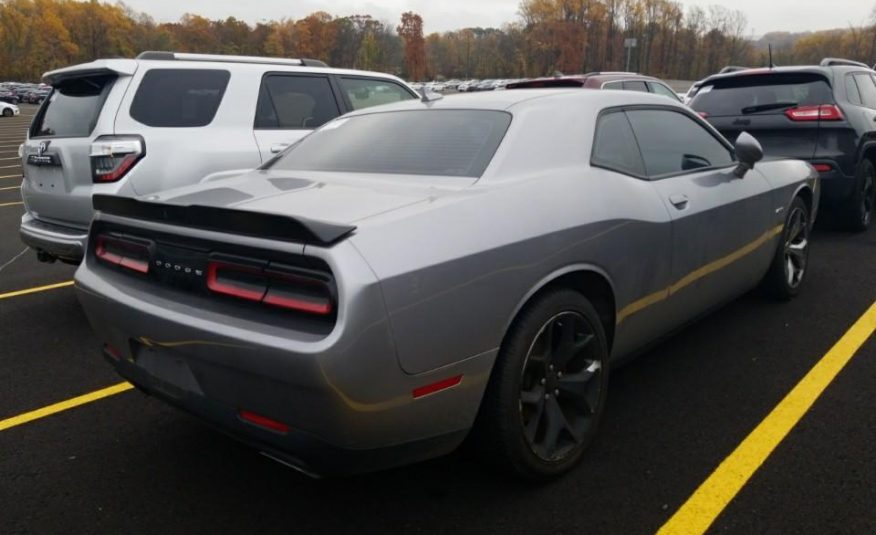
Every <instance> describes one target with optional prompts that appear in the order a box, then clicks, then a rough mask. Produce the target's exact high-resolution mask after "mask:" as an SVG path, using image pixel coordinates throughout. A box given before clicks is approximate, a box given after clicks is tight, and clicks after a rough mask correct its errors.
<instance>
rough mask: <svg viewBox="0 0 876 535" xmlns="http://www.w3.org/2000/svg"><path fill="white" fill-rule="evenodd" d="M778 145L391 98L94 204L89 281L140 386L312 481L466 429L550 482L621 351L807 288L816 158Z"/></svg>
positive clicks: (665, 125) (636, 113) (89, 297)
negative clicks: (182, 182) (719, 310)
mask: <svg viewBox="0 0 876 535" xmlns="http://www.w3.org/2000/svg"><path fill="white" fill-rule="evenodd" d="M533 97H538V98H533ZM760 156H761V154H760V150H759V146H758V144H757V141H755V140H754V139H753V138H752V137H751V136H740V137H739V139H738V140H737V142H736V146H735V148H734V146H732V145H731V144H730V143H728V142H727V141H726V140H725V139H724V138H723V137H722V136H721V135H720V134H719V133H718V132H717V131H716V130H715V129H714V128H712V127H711V126H709V125H708V123H706V122H705V121H703V120H702V119H701V118H700V117H698V116H697V115H696V114H695V113H694V112H693V111H691V110H690V109H688V108H686V107H685V106H683V105H681V104H680V103H676V102H673V101H671V100H669V99H666V98H664V97H658V96H654V95H648V94H644V93H637V92H632V91H580V90H566V91H562V90H544V91H538V90H532V91H498V92H495V93H493V94H490V95H471V96H469V95H458V96H455V97H453V98H446V99H442V100H436V101H430V102H428V103H423V102H420V101H409V102H406V103H399V104H392V105H389V106H385V107H383V108H381V109H374V110H367V111H365V112H353V113H351V114H348V115H346V116H345V117H342V118H339V119H336V120H334V121H332V122H329V123H327V124H326V125H324V126H323V127H322V128H321V129H319V130H317V131H316V132H315V133H313V134H311V135H310V136H308V137H306V138H304V139H303V140H301V141H300V142H299V143H297V144H296V145H294V146H293V147H291V148H290V149H288V150H287V151H286V152H284V153H283V154H281V155H280V156H279V157H277V158H275V159H272V160H270V161H269V162H267V163H265V164H263V165H262V167H261V168H260V169H258V170H256V171H253V172H250V173H248V174H246V175H244V176H239V177H232V178H228V179H225V180H222V181H218V182H214V183H204V184H199V185H195V186H190V187H187V188H181V189H177V190H173V191H165V192H162V193H158V194H156V195H153V196H149V197H140V198H137V199H133V198H125V197H118V196H108V195H97V196H95V198H94V203H95V208H96V210H97V212H96V216H95V220H94V223H93V225H92V226H91V235H90V239H89V247H88V254H87V257H86V259H85V261H84V263H83V264H82V265H81V266H80V268H79V270H78V271H77V272H76V289H77V292H78V296H79V299H80V301H81V303H82V305H83V306H84V309H85V312H86V314H87V316H88V318H89V320H90V322H91V324H92V326H93V327H94V329H95V330H96V331H97V333H98V336H99V339H100V340H102V341H103V342H104V343H105V344H106V345H105V346H104V350H105V354H106V357H107V359H108V360H109V361H110V363H111V364H112V365H113V366H114V367H115V369H116V370H117V371H118V373H119V374H121V375H122V376H123V377H124V378H125V379H127V380H129V381H131V382H132V383H133V384H134V385H136V386H137V387H138V388H140V389H142V390H143V391H145V392H147V393H149V394H151V395H154V396H156V397H157V398H160V399H165V400H167V401H170V402H171V403H172V404H173V405H175V406H177V407H181V408H183V409H185V410H187V411H189V412H191V413H193V414H195V415H197V416H199V417H200V418H203V419H205V420H207V421H209V422H211V423H212V424H213V425H215V426H216V427H218V428H219V429H222V430H223V431H225V432H226V433H228V434H230V435H232V436H234V437H236V438H238V439H240V440H243V441H245V442H247V443H249V444H252V445H253V446H255V447H256V448H258V450H260V451H262V452H264V453H265V454H266V455H268V456H269V457H272V458H275V459H279V460H281V461H282V462H284V463H286V464H288V465H290V466H293V467H296V468H298V469H300V470H302V471H304V472H306V473H309V474H319V475H327V474H338V473H351V472H362V471H368V470H376V469H379V468H385V467H388V466H395V465H401V464H405V463H410V462H414V461H418V460H422V459H426V458H431V457H435V456H438V455H441V454H443V453H447V452H449V451H451V450H453V449H454V448H456V447H457V446H458V445H459V444H460V443H461V442H462V440H463V439H464V438H466V436H469V435H470V438H471V441H472V444H473V446H474V447H475V448H476V449H479V450H480V451H481V452H483V454H484V457H485V459H486V461H488V462H490V463H495V464H497V465H499V466H500V467H502V468H504V469H506V470H508V471H509V472H510V473H513V474H516V475H519V476H522V477H524V478H527V479H536V480H539V479H547V478H551V477H555V476H558V475H559V474H562V473H564V472H566V471H568V470H570V469H571V468H572V467H573V466H574V465H575V464H576V463H577V462H578V461H579V460H580V459H581V457H582V454H583V452H584V450H585V449H586V447H587V444H588V443H589V442H590V441H591V439H592V438H593V436H594V434H595V432H596V429H597V424H598V423H599V420H600V418H601V416H602V414H603V412H604V410H605V399H606V387H607V385H608V373H609V370H610V369H611V368H612V367H613V366H614V365H615V364H617V363H618V362H620V361H621V360H622V359H624V358H628V357H630V356H631V355H634V354H635V353H636V351H637V350H639V349H640V348H642V347H644V346H646V345H647V344H649V343H652V342H654V341H655V340H656V339H658V338H660V337H662V336H664V335H666V334H667V333H669V332H672V331H673V330H675V329H678V328H679V327H681V326H682V325H684V324H686V323H688V322H690V321H692V320H693V319H694V318H697V317H699V316H700V315H702V314H704V313H705V312H707V311H709V310H711V309H713V308H715V307H717V306H718V305H720V304H722V303H725V302H727V301H728V300H729V299H732V298H734V297H735V296H738V295H740V294H742V293H744V292H747V291H748V290H749V289H751V288H752V287H754V286H755V285H757V284H759V283H762V284H764V285H765V286H766V287H767V288H768V289H770V290H771V291H772V292H774V293H775V294H776V295H778V296H779V297H781V298H784V299H787V298H790V297H793V296H794V295H796V294H797V293H798V291H799V290H800V288H801V285H802V284H803V282H804V279H805V277H806V273H807V258H808V251H809V241H808V235H809V231H810V228H811V223H812V221H813V219H814V218H815V216H816V211H817V208H818V193H819V187H818V180H819V178H818V174H817V173H816V172H815V171H814V170H813V169H812V168H811V167H810V166H809V165H808V164H806V163H805V162H800V161H795V160H779V161H768V162H766V161H765V162H759V161H758V160H759V159H760ZM162 439H163V438H162V437H161V436H159V435H158V434H156V436H155V440H162Z"/></svg>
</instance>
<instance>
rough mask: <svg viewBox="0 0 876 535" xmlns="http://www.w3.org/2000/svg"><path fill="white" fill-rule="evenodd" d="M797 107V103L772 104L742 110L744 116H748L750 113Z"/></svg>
mask: <svg viewBox="0 0 876 535" xmlns="http://www.w3.org/2000/svg"><path fill="white" fill-rule="evenodd" d="M796 105H797V103H796V102H773V103H772V104H760V105H758V106H749V107H747V108H742V114H743V115H748V114H750V113H757V112H759V111H768V110H781V109H784V108H793V107H794V106H796Z"/></svg>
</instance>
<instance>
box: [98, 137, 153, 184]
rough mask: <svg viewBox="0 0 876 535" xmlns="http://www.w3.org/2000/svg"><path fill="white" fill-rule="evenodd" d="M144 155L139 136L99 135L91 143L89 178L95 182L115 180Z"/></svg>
mask: <svg viewBox="0 0 876 535" xmlns="http://www.w3.org/2000/svg"><path fill="white" fill-rule="evenodd" d="M145 155H146V143H145V142H144V141H143V138H142V137H140V136H101V137H99V138H97V139H96V140H94V143H92V144H91V151H90V152H89V156H90V157H91V178H92V180H93V181H94V182H95V183H103V182H116V181H117V180H119V179H121V178H122V177H123V176H125V175H126V174H127V173H128V171H130V170H131V168H132V167H134V165H135V164H136V163H137V162H139V161H140V159H141V158H143V156H145Z"/></svg>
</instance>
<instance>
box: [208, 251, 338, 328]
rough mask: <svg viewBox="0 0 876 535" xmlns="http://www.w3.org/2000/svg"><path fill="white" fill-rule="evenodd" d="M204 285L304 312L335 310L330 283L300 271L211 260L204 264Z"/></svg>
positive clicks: (245, 297) (212, 289)
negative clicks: (294, 271) (205, 273)
mask: <svg viewBox="0 0 876 535" xmlns="http://www.w3.org/2000/svg"><path fill="white" fill-rule="evenodd" d="M289 269H294V268H289ZM207 288H208V289H210V291H212V292H214V293H217V294H221V295H227V296H229V297H236V298H238V299H243V300H246V301H253V302H261V303H263V304H266V305H271V306H275V307H279V308H285V309H287V310H294V311H297V312H304V313H307V314H315V315H319V316H328V315H329V314H331V313H332V312H333V310H334V307H333V305H332V293H331V289H330V287H329V284H328V283H327V282H326V281H325V280H323V279H321V278H317V277H316V276H309V275H308V274H305V273H303V272H302V273H292V272H290V271H288V270H279V269H276V268H273V267H271V268H269V269H266V268H263V267H254V266H248V265H240V264H235V263H229V262H222V261H211V262H210V263H209V264H208V265H207Z"/></svg>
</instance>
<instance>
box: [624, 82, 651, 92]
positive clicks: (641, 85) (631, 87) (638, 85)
mask: <svg viewBox="0 0 876 535" xmlns="http://www.w3.org/2000/svg"><path fill="white" fill-rule="evenodd" d="M624 91H640V92H642V93H647V92H648V86H647V85H645V82H642V81H639V80H630V81H626V82H624Z"/></svg>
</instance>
